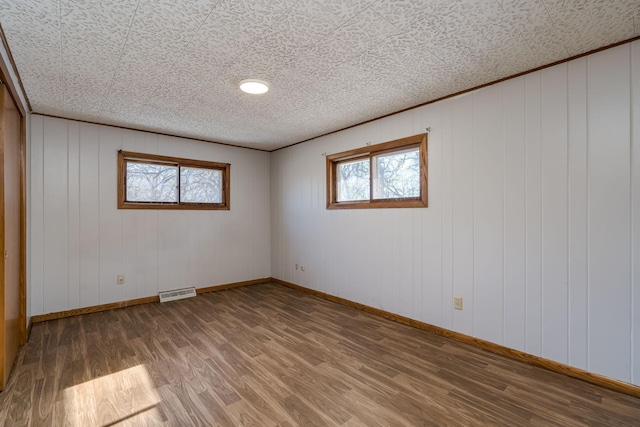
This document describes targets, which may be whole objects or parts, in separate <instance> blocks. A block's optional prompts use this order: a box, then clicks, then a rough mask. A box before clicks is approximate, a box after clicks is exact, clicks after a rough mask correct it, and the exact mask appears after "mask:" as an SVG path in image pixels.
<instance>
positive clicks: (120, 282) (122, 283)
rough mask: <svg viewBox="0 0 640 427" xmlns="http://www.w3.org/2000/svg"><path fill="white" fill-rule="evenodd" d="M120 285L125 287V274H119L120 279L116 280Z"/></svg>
mask: <svg viewBox="0 0 640 427" xmlns="http://www.w3.org/2000/svg"><path fill="white" fill-rule="evenodd" d="M116 283H117V284H118V285H124V274H118V278H117V280H116Z"/></svg>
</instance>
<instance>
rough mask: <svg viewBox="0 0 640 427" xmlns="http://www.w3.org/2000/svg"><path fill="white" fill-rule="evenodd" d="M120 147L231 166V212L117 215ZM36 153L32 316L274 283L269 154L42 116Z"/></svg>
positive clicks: (34, 137) (35, 122) (34, 131)
mask: <svg viewBox="0 0 640 427" xmlns="http://www.w3.org/2000/svg"><path fill="white" fill-rule="evenodd" d="M120 149H123V150H127V151H137V152H144V153H151V154H161V155H168V156H175V157H185V158H193V159H202V160H210V161H217V162H224V163H230V164H231V210H230V211H170V210H119V209H117V203H116V189H117V181H116V180H117V167H116V166H117V151H118V150H120ZM29 153H30V154H29V160H30V162H29V163H30V176H29V178H30V180H29V186H30V187H29V205H30V233H29V243H30V245H29V257H30V258H29V259H30V266H29V273H30V280H29V290H28V296H29V300H30V304H31V315H38V314H44V313H50V312H58V311H64V310H70V309H75V308H80V307H88V306H93V305H97V304H105V303H111V302H116V301H124V300H130V299H134V298H141V297H147V296H152V295H157V293H158V292H159V291H162V290H167V289H175V288H180V287H186V286H196V287H207V286H213V285H218V284H225V283H232V282H239V281H245V280H253V279H259V278H263V277H269V276H270V265H269V262H270V261H269V255H270V217H269V215H270V206H269V203H270V199H269V189H270V184H269V179H270V159H269V153H265V152H260V151H255V150H248V149H241V148H235V147H227V146H223V145H217V144H210V143H206V142H200V141H193V140H188V139H180V138H173V137H168V136H162V135H157V134H153V133H147V132H137V131H131V130H125V129H119V128H114V127H109V126H100V125H94V124H87V123H79V122H75V121H70V120H63V119H55V118H49V117H43V116H38V115H33V116H32V121H31V146H30V152H29ZM118 274H124V275H125V284H124V285H117V284H116V276H117V275H118Z"/></svg>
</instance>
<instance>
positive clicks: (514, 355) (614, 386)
mask: <svg viewBox="0 0 640 427" xmlns="http://www.w3.org/2000/svg"><path fill="white" fill-rule="evenodd" d="M271 281H272V282H273V283H276V284H278V285H282V286H286V287H287V288H291V289H296V290H299V291H302V292H306V293H308V294H311V295H314V296H317V297H320V298H323V299H326V300H329V301H333V302H335V303H338V304H342V305H346V306H348V307H352V308H357V309H358V310H362V311H366V312H367V313H371V314H374V315H376V316H380V317H384V318H385V319H389V320H393V321H394V322H398V323H402V324H404V325H409V326H413V327H414V328H418V329H422V330H424V331H428V332H431V333H434V334H436V335H440V336H443V337H447V338H452V339H454V340H456V341H460V342H463V343H465V344H469V345H472V346H474V347H478V348H481V349H483V350H488V351H490V352H492V353H497V354H501V355H503V356H506V357H509V358H511V359H515V360H519V361H521V362H525V363H528V364H530V365H533V366H537V367H539V368H544V369H547V370H549V371H553V372H556V373H559V374H563V375H567V376H569V377H572V378H577V379H579V380H583V381H586V382H588V383H591V384H595V385H598V386H600V387H605V388H608V389H610V390H615V391H619V392H621V393H624V394H628V395H629V396H633V397H637V398H640V386H636V385H633V384H629V383H626V382H624V381H619V380H616V379H613V378H609V377H605V376H604V375H600V374H596V373H593V372H589V371H585V370H584V369H580V368H576V367H573V366H569V365H565V364H564V363H560V362H555V361H553V360H549V359H545V358H544V357H540V356H536V355H533V354H530V353H525V352H524V351H520V350H516V349H513V348H509V347H505V346H503V345H500V344H495V343H492V342H490V341H486V340H483V339H481V338H476V337H472V336H470V335H465V334H462V333H460V332H455V331H452V330H450V329H446V328H442V327H440V326H435V325H431V324H429V323H425V322H420V321H419V320H414V319H411V318H409V317H405V316H401V315H399V314H395V313H391V312H389V311H385V310H381V309H379V308H375V307H371V306H368V305H365V304H360V303H358V302H353V301H350V300H348V299H345V298H340V297H337V296H334V295H330V294H327V293H324V292H320V291H316V290H315V289H309V288H305V287H304V286H300V285H296V284H295V283H291V282H287V281H284V280H280V279H276V278H273V277H272V278H271Z"/></svg>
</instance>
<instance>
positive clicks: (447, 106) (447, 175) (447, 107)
mask: <svg viewBox="0 0 640 427" xmlns="http://www.w3.org/2000/svg"><path fill="white" fill-rule="evenodd" d="M452 111H453V110H452V102H451V101H449V100H447V101H445V102H444V103H443V104H442V123H441V124H440V126H441V127H442V217H441V218H442V225H441V226H442V302H441V304H442V323H441V326H442V327H444V328H447V329H452V328H453V123H452V114H453V113H452ZM423 216H424V214H423ZM424 238H425V236H424V234H423V235H421V236H420V239H424ZM420 264H421V263H420Z"/></svg>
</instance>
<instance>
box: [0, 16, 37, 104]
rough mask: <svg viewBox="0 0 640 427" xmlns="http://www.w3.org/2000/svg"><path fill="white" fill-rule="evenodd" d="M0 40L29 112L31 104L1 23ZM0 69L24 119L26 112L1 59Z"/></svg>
mask: <svg viewBox="0 0 640 427" xmlns="http://www.w3.org/2000/svg"><path fill="white" fill-rule="evenodd" d="M0 39H2V46H3V47H4V50H5V51H6V52H7V56H8V57H9V63H10V64H11V67H12V68H13V71H14V72H15V74H16V77H17V78H18V85H20V89H21V90H22V95H24V100H25V101H26V102H27V108H28V109H29V112H31V102H29V97H28V96H27V91H26V90H25V89H24V85H23V84H22V78H20V72H18V67H16V62H15V61H14V60H13V55H12V54H11V49H9V43H7V38H6V37H5V35H4V29H3V28H2V23H0ZM0 68H1V69H2V73H3V74H4V78H5V80H7V82H6V84H7V85H8V86H9V88H10V89H11V96H12V97H13V96H15V97H16V98H18V99H14V102H15V104H16V105H17V106H18V108H19V109H20V112H21V113H22V116H23V117H26V116H27V112H26V111H24V107H23V105H22V102H21V101H20V97H19V96H18V91H17V89H16V88H15V87H14V84H13V82H12V81H11V78H10V73H9V70H8V67H7V64H5V63H4V61H2V60H1V59H0Z"/></svg>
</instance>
